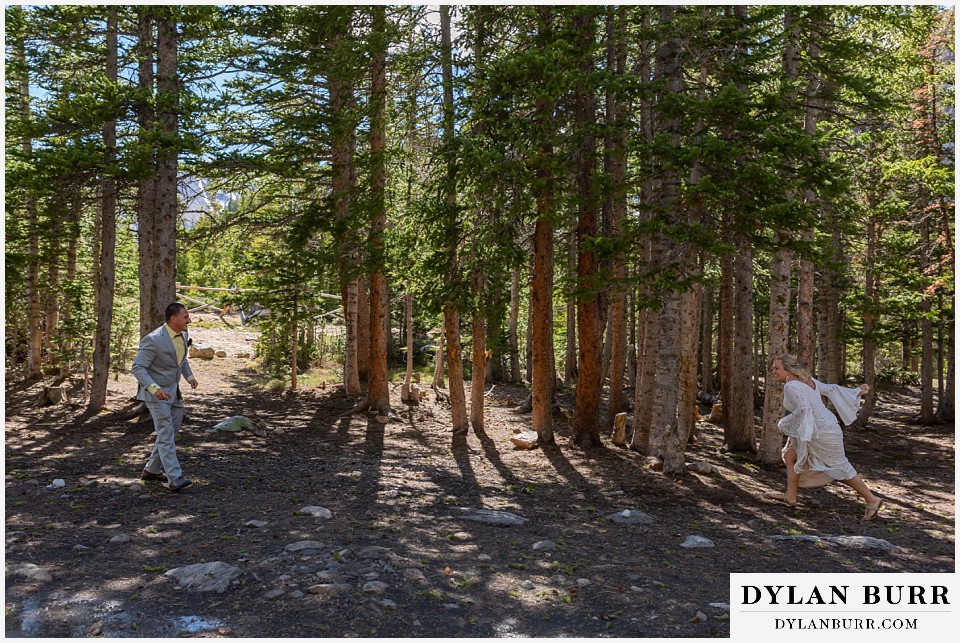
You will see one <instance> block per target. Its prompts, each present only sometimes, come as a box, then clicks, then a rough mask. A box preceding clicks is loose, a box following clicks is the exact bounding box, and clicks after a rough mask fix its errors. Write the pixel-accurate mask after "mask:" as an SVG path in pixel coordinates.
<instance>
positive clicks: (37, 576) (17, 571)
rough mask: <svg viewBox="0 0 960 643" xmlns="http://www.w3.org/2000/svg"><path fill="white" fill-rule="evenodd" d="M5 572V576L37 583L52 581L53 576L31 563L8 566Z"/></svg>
mask: <svg viewBox="0 0 960 643" xmlns="http://www.w3.org/2000/svg"><path fill="white" fill-rule="evenodd" d="M5 571H6V575H7V576H23V577H24V578H26V579H28V580H31V581H35V582H38V583H48V582H50V581H51V580H53V575H52V574H51V573H50V572H49V571H48V570H47V569H44V568H43V567H40V566H39V565H34V564H33V563H19V564H15V565H10V566H8V567H7V568H6V570H5Z"/></svg>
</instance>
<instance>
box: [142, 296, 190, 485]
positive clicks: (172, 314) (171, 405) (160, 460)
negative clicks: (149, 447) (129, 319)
mask: <svg viewBox="0 0 960 643" xmlns="http://www.w3.org/2000/svg"><path fill="white" fill-rule="evenodd" d="M165 317H166V320H167V323H166V324H164V325H163V326H161V327H160V328H158V329H156V330H155V331H153V332H152V333H148V334H147V335H144V337H143V339H141V340H140V350H139V351H137V356H136V357H135V358H134V360H133V366H131V367H130V372H131V373H133V376H134V377H136V378H137V382H138V383H139V385H140V386H139V390H138V391H137V399H138V400H142V401H143V402H145V403H146V405H147V408H148V409H149V410H150V416H151V417H152V418H153V426H154V428H155V429H156V431H157V439H156V442H155V443H154V445H153V453H151V454H150V459H149V460H147V465H146V466H145V467H144V468H143V473H142V474H141V475H140V479H141V480H166V481H167V483H168V484H167V487H168V488H169V489H170V490H171V491H180V490H181V489H183V488H185V487H187V486H189V485H190V480H189V479H188V478H186V477H185V476H184V475H183V469H181V468H180V461H179V460H178V459H177V445H176V442H175V439H176V436H177V431H179V430H180V424H181V423H182V422H183V396H182V395H180V376H181V375H183V376H184V377H185V378H186V379H187V381H188V382H189V383H190V388H197V380H196V378H195V377H194V376H193V371H191V370H190V364H189V363H188V362H187V346H188V344H187V324H189V323H190V313H189V311H187V307H186V306H184V305H183V304H176V303H174V304H170V305H169V306H167V310H166V313H165Z"/></svg>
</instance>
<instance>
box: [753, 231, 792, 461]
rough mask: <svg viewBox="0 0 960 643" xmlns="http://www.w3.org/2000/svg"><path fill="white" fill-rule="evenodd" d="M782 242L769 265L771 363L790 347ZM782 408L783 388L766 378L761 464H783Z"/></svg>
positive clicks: (788, 260)
mask: <svg viewBox="0 0 960 643" xmlns="http://www.w3.org/2000/svg"><path fill="white" fill-rule="evenodd" d="M782 241H783V240H782V239H781V238H779V235H778V238H777V239H776V240H775V241H774V245H775V246H776V247H777V250H775V251H774V253H773V256H772V258H771V261H770V329H769V344H768V349H767V356H768V359H774V358H776V357H777V356H779V355H783V354H785V353H786V352H787V349H788V348H787V347H788V346H789V343H790V268H791V265H792V256H791V252H790V251H789V250H787V249H786V248H784V247H783V245H782ZM782 405H783V384H781V383H780V382H778V381H777V379H776V378H775V377H773V376H772V375H770V374H769V372H768V373H767V375H766V376H765V377H764V395H763V425H762V428H761V429H760V444H759V446H758V449H757V455H758V456H759V458H760V461H761V462H766V463H768V464H775V463H777V462H780V449H781V447H782V445H783V436H782V435H781V433H780V429H779V428H778V426H777V425H778V422H779V421H780V409H781V407H782Z"/></svg>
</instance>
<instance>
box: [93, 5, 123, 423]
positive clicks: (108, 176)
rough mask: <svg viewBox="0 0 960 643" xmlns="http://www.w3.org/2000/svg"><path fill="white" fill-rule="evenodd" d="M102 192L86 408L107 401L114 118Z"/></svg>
mask: <svg viewBox="0 0 960 643" xmlns="http://www.w3.org/2000/svg"><path fill="white" fill-rule="evenodd" d="M106 39H107V74H106V77H107V81H108V82H110V83H115V82H116V81H117V9H116V7H108V8H107V34H106ZM103 150H104V155H103V164H104V168H105V169H104V174H103V188H102V189H103V195H102V200H101V214H100V257H99V260H98V262H97V263H98V265H99V270H98V279H97V288H96V300H97V306H96V308H97V328H96V331H95V334H94V340H93V377H92V379H91V382H90V402H89V406H88V408H89V410H90V411H94V412H96V411H99V410H100V409H102V408H103V406H104V404H106V401H107V381H108V380H109V378H110V332H111V328H112V326H113V297H114V284H115V282H116V259H115V255H116V245H117V179H116V177H115V176H114V175H113V165H114V163H116V159H117V122H116V121H115V120H110V121H107V122H106V123H105V124H104V126H103Z"/></svg>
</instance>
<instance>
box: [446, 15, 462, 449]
mask: <svg viewBox="0 0 960 643" xmlns="http://www.w3.org/2000/svg"><path fill="white" fill-rule="evenodd" d="M440 35H441V44H440V60H441V68H442V69H441V72H442V77H443V138H444V141H445V144H446V147H447V154H448V157H447V176H446V180H445V185H444V191H445V193H446V195H445V200H446V206H447V209H448V212H447V217H448V220H447V236H448V239H447V242H448V244H449V245H448V246H447V251H448V260H449V262H450V264H449V271H448V273H447V283H446V286H447V289H448V294H447V302H446V304H444V307H443V326H444V331H445V333H446V341H447V369H448V372H449V374H450V389H449V390H450V416H451V421H452V423H453V433H454V435H458V434H465V433H466V432H467V431H468V429H469V418H468V417H467V399H466V394H465V393H464V388H463V361H462V359H463V355H462V353H461V348H460V311H459V310H457V308H456V305H455V303H454V301H453V293H452V292H449V291H450V290H451V289H452V288H453V285H454V284H453V280H454V278H455V276H456V275H457V274H458V273H459V259H458V243H459V242H458V239H459V235H458V234H457V230H458V228H459V226H458V222H457V174H456V172H457V168H456V160H455V159H454V158H453V137H454V104H453V45H452V42H451V37H450V7H449V6H448V5H440Z"/></svg>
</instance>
